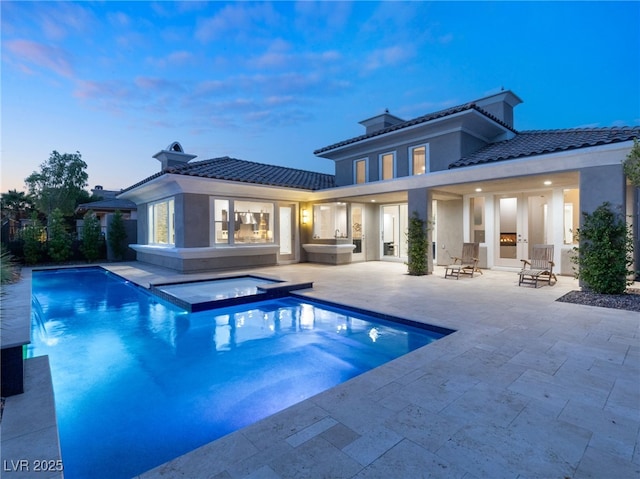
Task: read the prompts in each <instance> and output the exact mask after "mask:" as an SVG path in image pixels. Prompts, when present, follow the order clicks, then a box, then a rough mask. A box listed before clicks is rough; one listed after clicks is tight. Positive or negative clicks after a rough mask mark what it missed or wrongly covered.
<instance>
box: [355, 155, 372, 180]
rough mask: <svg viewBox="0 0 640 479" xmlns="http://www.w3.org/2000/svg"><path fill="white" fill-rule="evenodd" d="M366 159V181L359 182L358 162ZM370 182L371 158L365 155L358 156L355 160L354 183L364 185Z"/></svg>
mask: <svg viewBox="0 0 640 479" xmlns="http://www.w3.org/2000/svg"><path fill="white" fill-rule="evenodd" d="M361 161H364V181H363V182H362V183H358V163H359V162H361ZM368 182H369V158H368V157H366V156H365V157H363V158H358V159H357V160H353V184H354V185H363V184H365V183H368Z"/></svg>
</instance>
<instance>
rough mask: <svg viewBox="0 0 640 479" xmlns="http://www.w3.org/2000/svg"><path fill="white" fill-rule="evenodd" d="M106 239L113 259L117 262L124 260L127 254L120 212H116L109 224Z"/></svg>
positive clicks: (125, 234)
mask: <svg viewBox="0 0 640 479" xmlns="http://www.w3.org/2000/svg"><path fill="white" fill-rule="evenodd" d="M107 237H108V241H109V246H111V251H113V256H114V258H115V259H117V260H122V259H124V255H125V254H126V252H127V245H126V244H125V241H126V239H127V232H126V230H125V227H124V220H123V219H122V213H121V212H120V210H116V212H115V213H114V214H113V217H112V218H111V221H110V222H109V230H108V233H107Z"/></svg>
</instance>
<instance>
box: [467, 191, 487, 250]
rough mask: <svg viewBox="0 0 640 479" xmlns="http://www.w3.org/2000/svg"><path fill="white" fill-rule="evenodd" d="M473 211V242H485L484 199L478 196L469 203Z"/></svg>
mask: <svg viewBox="0 0 640 479" xmlns="http://www.w3.org/2000/svg"><path fill="white" fill-rule="evenodd" d="M469 210H470V211H471V228H470V230H471V241H473V242H474V243H484V242H485V231H484V197H482V196H478V197H475V198H471V200H470V201H469Z"/></svg>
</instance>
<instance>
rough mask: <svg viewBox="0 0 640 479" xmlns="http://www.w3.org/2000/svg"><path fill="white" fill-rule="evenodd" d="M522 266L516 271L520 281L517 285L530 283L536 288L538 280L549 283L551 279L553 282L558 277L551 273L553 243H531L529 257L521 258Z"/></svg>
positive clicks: (553, 264)
mask: <svg viewBox="0 0 640 479" xmlns="http://www.w3.org/2000/svg"><path fill="white" fill-rule="evenodd" d="M520 261H522V262H523V263H524V264H523V267H522V269H521V270H520V272H519V273H518V275H519V276H520V281H519V282H518V286H521V285H523V284H531V285H534V286H535V287H536V288H537V287H538V281H544V282H546V283H548V284H549V285H551V280H553V281H554V283H553V284H555V283H556V282H557V281H558V279H557V278H556V275H555V274H554V273H553V267H554V266H555V263H554V262H553V245H551V244H536V245H533V248H532V250H531V259H528V260H526V259H521V260H520Z"/></svg>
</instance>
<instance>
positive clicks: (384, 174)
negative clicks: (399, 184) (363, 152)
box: [380, 153, 394, 180]
mask: <svg viewBox="0 0 640 479" xmlns="http://www.w3.org/2000/svg"><path fill="white" fill-rule="evenodd" d="M393 170H394V154H393V153H385V154H384V155H380V172H381V176H380V179H381V180H390V179H391V178H393V177H394V171H393Z"/></svg>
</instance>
